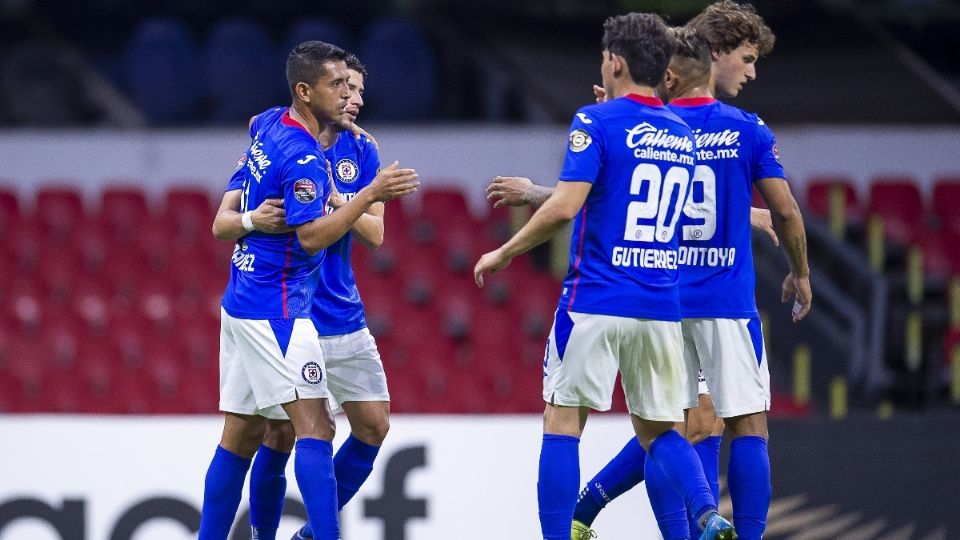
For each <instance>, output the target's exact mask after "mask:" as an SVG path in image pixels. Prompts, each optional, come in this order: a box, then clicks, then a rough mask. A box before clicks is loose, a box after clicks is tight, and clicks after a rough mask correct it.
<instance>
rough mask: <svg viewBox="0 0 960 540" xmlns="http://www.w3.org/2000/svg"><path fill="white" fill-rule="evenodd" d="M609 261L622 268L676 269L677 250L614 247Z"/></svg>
mask: <svg viewBox="0 0 960 540" xmlns="http://www.w3.org/2000/svg"><path fill="white" fill-rule="evenodd" d="M610 263H611V264H613V265H614V266H619V267H622V268H663V269H667V270H676V269H677V252H676V251H674V250H672V249H646V248H635V247H614V248H613V256H612V257H610Z"/></svg>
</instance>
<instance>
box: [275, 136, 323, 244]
mask: <svg viewBox="0 0 960 540" xmlns="http://www.w3.org/2000/svg"><path fill="white" fill-rule="evenodd" d="M281 175H282V176H281V179H280V188H281V190H282V191H283V207H284V209H285V210H286V211H287V225H289V226H291V227H296V226H298V225H303V224H304V223H308V222H310V221H313V220H315V219H318V218H321V217H323V215H324V211H325V206H326V202H327V198H328V197H329V196H330V175H329V173H328V172H327V158H326V157H324V155H323V153H322V152H320V150H319V149H317V150H312V151H303V150H301V151H299V152H294V153H293V154H292V155H291V156H290V157H289V158H287V160H286V162H285V163H284V164H283V168H282V169H281Z"/></svg>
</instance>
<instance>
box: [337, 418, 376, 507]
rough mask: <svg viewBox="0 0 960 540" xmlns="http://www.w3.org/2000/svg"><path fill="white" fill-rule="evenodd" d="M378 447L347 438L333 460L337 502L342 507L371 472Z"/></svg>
mask: <svg viewBox="0 0 960 540" xmlns="http://www.w3.org/2000/svg"><path fill="white" fill-rule="evenodd" d="M379 451H380V447H379V446H372V445H369V444H367V443H365V442H363V441H361V440H360V439H356V438H354V436H353V435H350V436H349V437H347V440H346V441H344V442H343V444H342V445H341V446H340V449H339V450H337V455H336V456H334V458H333V472H334V475H335V476H336V477H337V501H338V502H339V504H340V506H339V509H340V510H343V506H344V505H345V504H347V503H348V502H350V499H352V498H353V496H354V495H356V494H357V491H360V486H362V485H363V483H364V482H366V480H367V477H368V476H370V472H371V471H373V460H374V459H376V458H377V453H378V452H379Z"/></svg>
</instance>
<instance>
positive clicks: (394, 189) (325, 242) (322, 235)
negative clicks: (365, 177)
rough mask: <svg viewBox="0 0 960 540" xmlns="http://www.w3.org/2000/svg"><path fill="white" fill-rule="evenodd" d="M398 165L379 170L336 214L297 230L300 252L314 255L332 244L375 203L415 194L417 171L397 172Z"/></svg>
mask: <svg viewBox="0 0 960 540" xmlns="http://www.w3.org/2000/svg"><path fill="white" fill-rule="evenodd" d="M399 166H400V163H399V162H397V161H394V162H393V163H391V164H390V165H389V166H388V167H386V168H384V169H383V170H381V171H380V172H379V173H377V176H376V177H375V178H374V179H373V182H371V183H370V185H369V186H367V187H365V188H363V189H362V190H360V191H359V192H357V194H356V196H354V197H353V198H352V199H350V200H349V201H347V202H346V204H344V205H343V206H341V207H340V208H339V209H338V210H337V211H336V212H333V213H331V214H328V215H326V216H323V217H322V218H320V219H315V220H313V221H311V222H309V223H305V224H303V225H301V226H299V227H297V229H296V231H297V238H298V239H299V240H300V245H301V246H303V249H304V251H306V252H307V253H309V254H311V255H314V254H316V253H319V252H320V250H321V249H323V248H325V247H327V246H329V245H330V244H332V243H334V242H336V241H337V239H339V238H340V237H341V236H343V235H344V234H346V233H347V231H349V230H350V229H351V228H352V227H353V225H354V223H356V221H357V220H358V219H360V218H361V217H362V216H363V215H364V214H365V213H366V212H367V210H369V209H370V207H371V206H373V205H374V204H375V203H378V202H381V203H382V202H386V201H389V200H393V199H396V198H398V197H403V196H404V195H408V194H410V193H414V192H415V191H417V186H419V185H420V181H419V177H418V176H417V171H415V170H413V169H401V168H399Z"/></svg>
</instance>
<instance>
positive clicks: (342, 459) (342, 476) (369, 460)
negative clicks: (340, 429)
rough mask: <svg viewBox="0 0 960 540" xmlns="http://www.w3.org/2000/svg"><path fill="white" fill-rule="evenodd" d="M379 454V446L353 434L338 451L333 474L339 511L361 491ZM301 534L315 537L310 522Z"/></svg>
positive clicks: (334, 458) (334, 460)
mask: <svg viewBox="0 0 960 540" xmlns="http://www.w3.org/2000/svg"><path fill="white" fill-rule="evenodd" d="M378 452H380V447H379V446H372V445H369V444H367V443H365V442H363V441H361V440H360V439H357V438H355V437H354V436H353V435H352V434H351V435H350V436H349V437H347V440H346V441H344V442H343V444H342V445H341V446H340V449H339V450H337V455H335V456H334V457H333V474H334V476H335V477H336V479H337V503H338V510H343V507H344V505H346V504H347V503H348V502H350V499H352V498H353V496H354V495H356V494H357V492H358V491H360V486H362V485H363V483H364V482H365V481H366V480H367V477H368V476H370V472H371V471H373V460H374V459H376V457H377V453H378ZM300 534H302V535H303V536H306V537H307V538H310V537H312V536H313V528H312V527H311V526H310V523H309V522H307V524H306V525H304V526H303V528H302V529H300Z"/></svg>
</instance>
